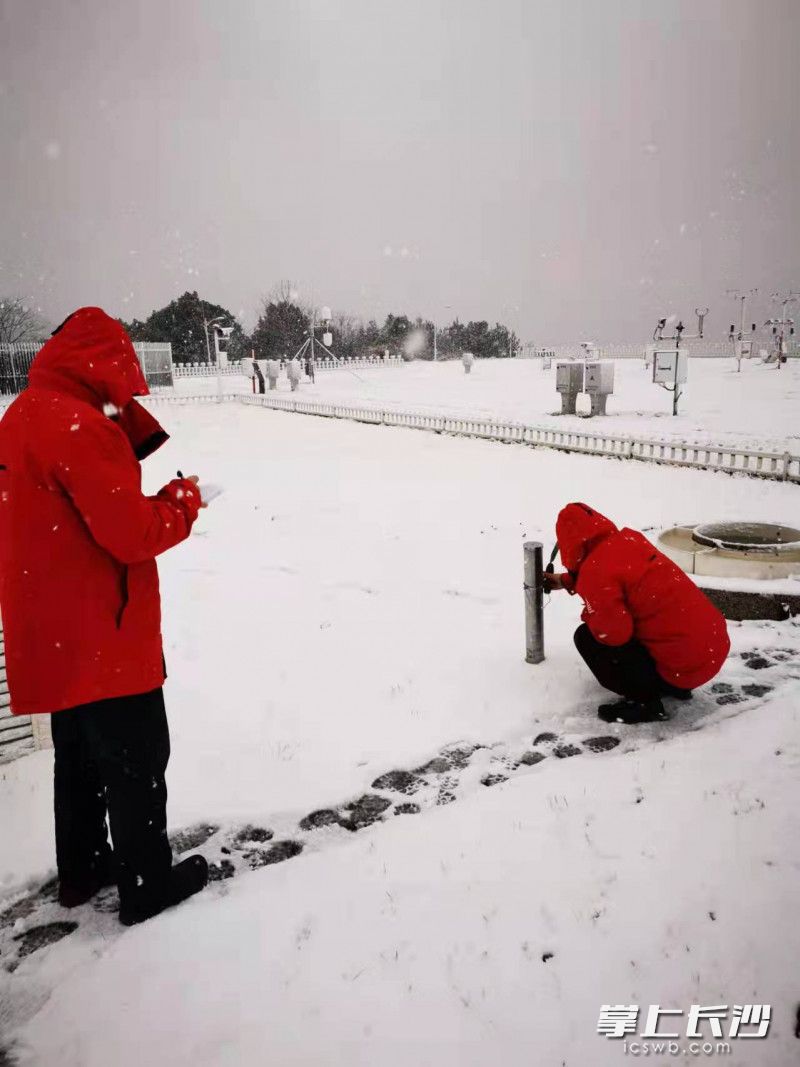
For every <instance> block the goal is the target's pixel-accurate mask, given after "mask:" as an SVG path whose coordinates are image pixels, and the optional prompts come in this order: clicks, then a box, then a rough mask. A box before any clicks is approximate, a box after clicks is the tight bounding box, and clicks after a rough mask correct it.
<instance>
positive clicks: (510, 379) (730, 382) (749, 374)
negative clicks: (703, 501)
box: [175, 359, 800, 453]
mask: <svg viewBox="0 0 800 1067" xmlns="http://www.w3.org/2000/svg"><path fill="white" fill-rule="evenodd" d="M615 368H616V369H615V391H614V394H613V395H612V396H611V397H609V400H608V415H606V416H595V417H594V418H592V419H591V420H590V421H586V420H585V419H583V418H577V417H574V416H564V417H562V416H561V415H558V414H556V413H557V412H560V410H561V398H560V396H559V394H558V393H557V392H556V387H555V386H556V383H555V374H556V369H555V362H554V363H553V366H552V367H551V369H550V370H543V369H542V362H541V360H538V359H537V360H522V359H518V360H506V359H499V360H479V361H478V362H476V364H475V365H474V367H473V369H472V373H471V374H470V375H466V374H465V373H464V370H463V368H462V366H461V363H460V362H446V363H443V362H440V363H435V364H434V363H425V362H417V363H409V364H404V365H402V366H400V367H393V368H384V367H375V368H369V369H358V370H355V371H351V370H349V369H347V368H343V369H339V370H332V371H320V372H319V373H318V374H317V380H316V384H314V385H312V384H311V383H308V382H307V383H304V384H303V385H302V386H301V393H300V395H301V396H302V397H314V398H317V399H324V400H335V401H340V402H348V401H358V402H359V403H363V404H368V405H371V406H373V407H386V408H395V409H411V410H415V411H426V412H446V413H448V414H456V413H458V414H465V415H479V416H482V417H484V418H487V417H492V418H499V419H508V420H514V421H516V422H524V423H531V424H534V425H549V426H554V427H559V428H562V429H566V428H570V429H572V428H575V427H580V428H581V429H584V430H586V429H590V430H598V431H605V432H607V433H620V434H632V435H636V436H645V437H679V438H683V439H688V440H693V441H708V440H711V441H717V442H720V443H730V444H734V443H736V444H742V445H747V446H750V447H763V448H765V449H768V450H777V451H784V450H786V451H791V452H794V453H797V452H798V451H800V418H799V415H798V413H800V360H790V361H789V363H788V364H786V365H784V366H783V367H782V368H781V369H780V370H778V369H777V368H776V367H775V366H774V365H772V366H770V365H765V364H762V363H761V362H759V361H758V360H743V361H742V370H741V373H737V371H736V364H735V362H734V360H733V359H692V360H690V363H689V380H688V382H687V383H686V385H685V387H684V393H683V396H682V397H681V400H680V409H679V414H678V415H677V416H675V417H673V415H672V396H671V394H670V393H669V392H667V391H666V390H664V389H662V388H661V387H660V386H658V385H654V384H653V382H652V372H651V371H650V370H648V369H647V368H646V367H645V366H644V362H643V361H641V360H635V359H618V360H616V361H615ZM279 386H280V388H281V389H282V390H286V391H288V389H289V383H288V382H287V381H286V379H285V378H283V379H281V381H280V382H279ZM223 388H224V389H225V391H226V392H245V391H249V389H250V381H249V379H245V378H244V377H242V376H238V375H231V376H228V375H226V376H225V377H224V378H223ZM215 389H216V379H210V378H182V379H179V380H178V382H177V384H176V386H175V391H176V392H179V393H184V394H201V393H205V392H213V391H214V390H215ZM588 410H589V400H588V397H587V396H585V395H583V396H581V397H580V398H579V401H578V411H579V412H584V413H585V412H588Z"/></svg>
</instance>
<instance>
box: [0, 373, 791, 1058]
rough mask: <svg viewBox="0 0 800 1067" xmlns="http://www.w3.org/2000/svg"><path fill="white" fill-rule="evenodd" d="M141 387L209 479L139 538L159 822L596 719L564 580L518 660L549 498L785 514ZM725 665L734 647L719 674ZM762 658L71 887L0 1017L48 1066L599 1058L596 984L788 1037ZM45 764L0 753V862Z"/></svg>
mask: <svg viewBox="0 0 800 1067" xmlns="http://www.w3.org/2000/svg"><path fill="white" fill-rule="evenodd" d="M407 369H408V368H403V369H401V370H398V371H387V372H385V373H386V375H387V379H388V376H389V375H392V377H394V376H395V375H402V374H403V373H404V372H405V370H407ZM452 369H456V368H447V371H450V370H452ZM440 371H441V369H440V368H434V372H435V373H436V374H439V373H440ZM473 373H474V372H473ZM470 381H471V380H470ZM159 414H160V416H161V417H162V418H163V419H164V421H165V422H166V423H167V424H168V429H169V430H170V431H171V432H172V434H173V437H172V440H171V442H170V443H169V444H168V445H167V446H166V447H165V448H164V449H163V450H162V451H161V452H160V453H159V454H158V455H157V456H155V457H154V458H153V459H152V460H150V461H148V463H147V464H146V467H145V470H146V481H147V484H148V486H149V487H151V488H152V489H156V488H157V487H158V486H159V485H160V484H162V483H163V481H165V480H167V479H168V478H169V477H171V476H172V475H173V474H174V471H175V470H176V469H177V468H180V469H182V470H184V471H185V472H187V473H189V472H190V471H192V470H195V471H197V473H199V474H200V475H201V479H202V480H203V481H208V482H214V483H219V484H221V485H222V486H224V489H225V492H224V494H223V495H222V496H220V497H219V498H218V499H217V500H215V501H214V502H213V505H212V506H211V507H210V508H209V509H208V511H207V512H205V513H204V514H203V515H202V517H201V520H200V522H199V524H198V527H197V530H196V533H195V535H193V537H192V539H191V540H190V541H189V542H188V543H187V544H185V545H183V546H181V547H179V548H178V549H176V550H175V551H173V552H171V553H169V554H167V555H166V556H165V557H164V558H163V560H162V563H161V572H162V583H163V592H164V601H165V638H166V652H167V662H168V668H169V673H170V679H169V682H168V686H167V692H168V706H169V710H170V719H171V726H172V733H173V759H172V762H171V765H170V771H169V776H168V780H169V786H170V814H171V823H172V825H173V826H174V827H178V826H184V825H189V824H191V823H193V822H195V821H199V820H208V819H211V820H214V821H218V822H222V823H231V824H233V823H240V822H253V823H258V824H261V825H266V826H271V827H283V828H286V827H289V826H291V825H294V824H295V823H296V820H297V818H299V817H300V816H302V815H304V814H306V813H307V812H309V811H311V810H312V809H314V808H318V807H326V806H328V805H331V804H338V803H341V802H343V801H345V800H347V799H348V798H351V797H356V796H358V795H359V794H361V793H363V792H364V791H365V790H367V789H368V788H369V785H370V783H371V782H372V780H373V779H374V778H375V777H376V775H378V774H380V773H382V772H383V771H386V770H388V769H391V768H393V767H411V766H415V765H416V764H419V763H420V762H422V761H424V760H426V759H429V758H430V757H431V756H433V755H435V754H436V752H437V751H438V749H439V748H440V747H441V746H442V745H446V744H449V743H453V742H456V741H467V742H476V743H481V744H485V745H493V744H495V743H500V742H503V743H505V745H506V746H508V747H513V746H514V745H517V746H519V745H520V744H522V743H523V742H524V743H525V744H528V745H529V744H530V741H531V739H532V737H533V736H534V735H535V734H536V733H537V732H539V731H540V730H542V729H545V728H551V727H555V728H556V729H557V730H559V731H562V730H563V731H566V732H568V733H571V734H575V735H576V736H582V737H587V736H590V735H591V734H593V733H595V734H596V733H608V732H609V730H608V729H607V728H605V727H603V728H602V729H601V730H598V727H597V722H596V719H595V718H594V707H595V705H596V703H597V700H598V695H599V694H598V692H597V690H596V688H595V686H594V684H593V682H592V680H591V678H590V677H589V676H588V674H587V672H586V671H585V670H584V669H583V668H582V667H580V666H579V665H578V664H577V662H576V656H575V653H574V651H573V649H572V646H571V638H570V635H571V631H572V629H573V628H574V626H575V624H576V621H577V614H578V610H579V608H578V604H577V602H576V601H575V600H573V599H572V598H569V597H566V596H554V597H553V598H552V600H551V602H550V603H549V605H548V607H547V609H546V613H545V618H546V627H547V637H546V640H547V653H548V658H547V661H546V662H545V664H543V665H541V666H540V667H538V668H534V667H530V666H527V665H526V664H525V663H524V661H523V652H524V635H523V612H522V591H521V579H522V574H521V570H522V542H523V540H525V539H540V540H543V541H545V542H546V543H548V544H549V543H550V541H551V539H552V528H553V523H554V520H555V515H556V513H557V511H558V509H559V507H560V506H561V505H562V504H563V503H564V502H565V501H566V500H568V499H584V500H588V501H590V502H592V503H594V504H595V505H596V506H598V507H599V508H601V509H602V510H604V511H605V512H607V513H608V514H609V515H610V516H611V517H613V518H614V519H616V520H618V521H620V522H622V523H624V524H628V525H634V526H639V527H645V526H650V525H662V524H665V523H667V522H671V521H674V520H677V521H681V522H684V521H691V520H696V521H701V520H708V521H710V520H712V519H721V518H741V517H742V515H743V511H744V510H746V513H747V514H746V516H745V517H750V516H762V515H765V514H768V515H769V516H770V517H780V518H781V519H782V520H783V521H784V522H787V523H794V524H795V525H796V524H797V523H798V521H799V520H800V505H799V502H798V495H797V490H796V489H795V488H793V487H791V486H785V485H780V484H773V483H762V482H756V481H753V480H746V479H741V478H737V479H732V478H730V477H728V476H725V475H714V474H708V473H702V472H688V471H683V470H671V469H665V468H658V467H655V466H652V467H651V466H647V465H643V464H636V465H635V466H633V465H631V466H629V465H626V464H625V463H623V462H614V461H608V460H602V459H591V458H585V457H578V456H564V455H560V454H555V453H552V452H537V451H532V450H528V449H524V448H519V447H514V446H501V445H493V444H489V443H485V442H479V441H468V440H458V439H449V438H441V437H437V436H434V435H427V434H421V433H414V432H412V431H404V430H392V429H386V428H374V427H366V426H359V425H354V424H348V423H332V422H329V421H327V420H317V419H313V418H305V417H301V416H293V415H288V414H282V413H278V412H271V411H262V410H254V409H247V408H242V407H240V406H234V405H223V406H221V407H216V406H202V407H186V408H172V407H166V406H165V407H163V408H160V409H159ZM733 631H734V650H735V653H739V652H741V651H743V650H746V649H747V648H750V647H762V646H763V647H771V648H782V647H783V648H795V649H796V648H797V646H798V645H800V630H799V629H798V627H796V626H792V625H789V624H784V625H772V624H769V625H760V626H756V625H747V626H735V627H733ZM746 670H747V668H746V667H745V666H744V665H743V661H742V660H741V659H739V658H737V657H734V658H732V660H731V662H730V664H729V665H728V666H726V668H725V670H724V672H723V674H722V676H721V679H722V680H723V681H725V680H726V679H727V680H729V682H732V683H735V684H739V682H740V681H741V679H742V677H744V676H745V674H746ZM767 675H769V682H770V684H775V681H776V679H779V680H780V681H781V685H779V686H776V689H775V692H774V693H773V694H771V695H770V697H768V698H767V699H766V700H765V701H759V700H756V701H753V700H751V701H749V702H747V703H745V704H742V705H741V709H740V708H739V707H738V706H717V704H716V701H715V699H714V698H713V697H712V696H710V695H706V696H705V697H703V698H701V700H700V701H699V703H698V708H697V709H682V710H680V711H679V712H678V717H677V720H676V722H675V723H672V724H667V725H666V726H663V727H662V726H659V727H646V728H643V729H642V730H640V731H637V732H636V733H635V734H631V733H626V732H625V731H619V730H618V731H617V732H618V733H620V736H623V738H624V741H623V745H621V746H620V749H618V750H616V751H615V752H611V753H606V754H603V755H598V756H591V755H582V756H580V757H576V758H575V759H572V760H564V761H556V760H554V759H550V760H549V762H547V761H546V762H545V763H543V764H542V765H540V766H537V767H532V768H529V769H526V773H524V774H521V775H518V776H515V777H514V778H512V779H511V780H510V781H508V782H506V783H503V784H500V785H497V786H495V787H493V788H492V789H486V788H484V787H482V786H481V785H480V784H479V783H476V784H475V785H474V788H471V789H465V790H464V795H463V796H462V797H460V798H459V799H458V801H457V802H456V803H454V804H452V805H450V806H449V807H446V808H440V809H433V810H430V811H427V812H425V813H424V814H422V815H419V816H414V817H408V818H403V819H395V820H393V821H392V822H390V823H389V824H387V825H379V826H377V827H373V828H371V829H369V830H366V831H362V832H361V834H359V835H356V836H350V835H346V834H344V835H342V834H341V833H339V835H338V836H336V835H333V834H330V833H329V832H328V831H320V832H319V834H320V836H319V838H318V842H319V843H318V844H314V845H313V846H311V847H309V848H308V849H307V850H306V854H304V855H302V856H300V857H298V858H296V859H293V860H291V862H288V863H286V864H282V865H279V866H276V867H270V868H267V869H265V870H261V871H257V872H254V873H251V874H246V875H243V876H241V877H239V878H237V879H236V880H235V881H234V882H232V883H225V887H224V888H225V890H226V892H225V895H224V897H223V898H220V896H219V893H218V891H216V890H215V891H209V892H208V894H207V895H206V896H205V898H204V899H199V900H197V901H194V902H192V903H191V904H189V905H187V906H185V907H183V908H181V909H178V910H177V911H175V912H174V913H171V914H169V915H165V916H162V917H160V918H159V919H158V920H156V921H154V922H152V923H150V924H149V925H147V926H145V927H143V928H141V929H137V930H133V931H128V932H127V933H125V934H124V935H122V936H119V935H118V933H117V930H116V928H115V927H114V925H113V920H111V917H108V916H106V917H104V919H105V920H109V922H106V923H105V924H104V923H103V922H101V921H100V920H97V921H96V920H95V918H93V917H92V913H91V912H89V914H88V916H87V917H86V919H85V921H84V925H83V926H82V928H81V930H80V931H79V932H78V933H76V934H74V935H72V936H71V937H69V938H67V939H66V940H65V941H63V942H60V943H59V944H58V945H55V946H53V947H52V948H50V949H46V950H43V951H42V952H40V953H37V954H35V955H33V956H32V957H30V958H29V959H28V960H27V961H25V962H24V963H23V964H22V965H21V966H20V968H19V969H18V970H17V971H16V972H15V974H14V975H11V976H5V975H4V976H3V977H2V978H0V1004H3V1008H2V1009H0V1011H1V1012H2V1013H0V1033H2V1035H3V1039H4V1040H6V1041H10V1040H11V1039H12V1038H14V1039H15V1040H16V1041H17V1042H18V1049H19V1055H20V1056H21V1062H25V1063H31V1064H37V1065H46V1067H49V1065H51V1064H56V1063H58V1064H59V1065H64V1067H70V1065H75V1067H78V1065H80V1067H84V1065H93V1064H98V1065H99V1064H103V1065H107V1064H110V1063H113V1064H114V1065H115V1067H117V1065H122V1067H124V1065H125V1064H134V1063H136V1064H138V1063H140V1062H149V1063H153V1064H170V1065H172V1064H190V1063H191V1064H192V1065H196V1064H203V1063H208V1064H214V1065H217V1064H240V1063H245V1062H270V1063H276V1064H281V1065H283V1064H304V1065H305V1064H314V1065H316V1064H320V1065H322V1064H326V1065H327V1064H339V1063H341V1064H360V1063H364V1064H367V1063H370V1064H372V1063H374V1062H380V1063H382V1064H385V1065H388V1067H391V1065H397V1067H401V1065H402V1067H405V1065H410V1064H415V1065H416V1064H426V1063H431V1064H433V1063H436V1064H438V1065H446V1067H450V1065H452V1067H461V1065H464V1064H467V1065H469V1064H473V1063H474V1064H476V1065H477V1064H479V1063H480V1064H484V1063H486V1062H487V1060H489V1059H495V1058H496V1059H498V1060H499V1061H500V1062H503V1063H504V1064H507V1065H516V1064H520V1065H522V1064H531V1063H537V1064H538V1063H541V1064H545V1065H549V1064H556V1065H557V1064H561V1063H562V1062H563V1063H564V1064H570V1065H572V1064H581V1065H583V1064H586V1063H592V1064H598V1065H603V1064H606V1063H608V1064H617V1063H620V1062H623V1061H624V1060H623V1056H622V1052H621V1050H620V1048H619V1046H618V1045H617V1044H616V1043H612V1042H609V1041H607V1040H606V1039H604V1038H601V1037H599V1036H597V1035H596V1033H595V1027H596V1023H597V1014H598V1011H599V1007H600V1004H601V1003H606V1002H611V1003H622V1002H626V1003H627V1002H633V1001H637V1002H639V1003H642V1004H648V1003H650V1002H659V1003H661V1004H663V1005H669V1006H677V1007H684V1008H685V1009H688V1006H689V1005H690V1004H691V1003H694V1002H699V1003H731V1004H732V1003H734V1002H737V1003H741V1002H743V1001H744V1002H750V1001H765V1002H771V1003H772V1004H773V1006H774V1008H773V1011H774V1019H775V1022H774V1024H773V1034H772V1036H771V1037H770V1038H769V1039H768V1040H767V1041H765V1042H763V1043H758V1044H757V1047H756V1043H752V1044H750V1045H749V1046H748V1047H746V1048H745V1049H744V1051H742V1052H740V1053H737V1055H738V1056H739V1059H736V1058H735V1057H730V1058H727V1057H726V1062H729V1063H730V1062H741V1063H742V1064H748V1065H749V1064H774V1065H776V1067H777V1065H779V1064H780V1065H781V1067H783V1065H785V1064H787V1063H788V1062H790V1059H791V1056H792V1054H793V1053H796V1041H795V1039H794V1038H793V1036H792V1034H791V1016H792V1012H793V1011H794V1007H795V1001H796V999H797V995H798V994H797V990H796V986H795V984H794V983H795V979H796V973H797V967H796V960H797V956H798V948H800V937H798V933H797V929H798V927H797V922H796V918H795V915H794V907H793V905H794V902H795V901H796V894H797V885H798V861H797V857H796V854H795V853H794V852H793V851H792V847H793V842H794V841H795V840H796V839H797V835H798V818H797V815H796V783H797V774H798V767H800V734H799V733H798V714H797V710H796V709H797V694H798V692H800V679H799V678H798V669H797V665H796V661H791V660H790V661H789V662H788V663H786V664H784V665H776V666H774V667H772V668H770V670H769V671H762V672H760V673H759V676H758V679H757V680H758V681H763V680H764V679H765V677H766V676H767ZM684 723H693V724H694V725H696V726H702V727H703V728H702V729H701V730H699V732H698V731H694V732H689V733H683V730H682V724H684ZM658 741H661V743H657V742H658ZM638 745H640V746H641V747H638V748H637V747H636V746H638ZM49 773H50V756H49V754H47V753H40V754H38V755H35V756H31V757H26V758H25V759H22V760H19V761H17V762H15V763H13V764H9V765H6V766H4V767H2V768H0V811H2V812H3V817H4V823H5V825H6V826H7V827H8V832H7V833H6V834H4V835H3V838H2V840H0V880H2V884H3V886H5V888H6V890H8V891H11V890H12V889H14V888H17V887H19V886H21V885H22V884H23V883H24V882H25V881H26V880H27V879H33V878H39V879H41V878H42V877H44V875H45V874H46V873H47V871H48V869H50V868H51V867H52V863H53V858H52V829H51V825H50V803H51V800H50V784H49ZM712 912H713V914H714V916H715V917H714V918H713V919H712V918H711V917H710V913H712ZM109 923H110V925H109ZM546 952H552V953H553V958H552V959H550V960H548V961H547V962H546V963H544V962H543V961H542V954H543V953H546ZM37 1009H41V1010H38V1011H37ZM26 1020H27V1022H26ZM101 1020H102V1023H101V1022H100V1021H101ZM20 1025H22V1029H21V1030H20V1029H19V1027H20Z"/></svg>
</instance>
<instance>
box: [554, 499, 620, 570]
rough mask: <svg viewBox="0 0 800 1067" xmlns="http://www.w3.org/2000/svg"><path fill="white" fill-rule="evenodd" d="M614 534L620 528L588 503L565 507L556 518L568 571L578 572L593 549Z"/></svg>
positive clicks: (560, 547)
mask: <svg viewBox="0 0 800 1067" xmlns="http://www.w3.org/2000/svg"><path fill="white" fill-rule="evenodd" d="M612 533H617V527H616V526H615V525H614V523H613V522H612V521H611V519H607V518H606V517H605V515H601V514H600V512H599V511H595V510H594V508H590V507H589V506H588V504H567V506H566V507H565V508H562V510H561V511H560V512H559V515H558V519H557V520H556V538H557V540H558V549H559V552H560V553H561V559H562V561H563V563H564V566H565V567H566V568H567V570H568V571H569V572H570V573H571V574H577V573H578V570H579V569H580V566H581V563H582V562H583V561H584V559H586V557H587V556H588V555H589V553H590V552H591V551H592V549H594V548H596V547H597V545H598V544H599V543H600V542H601V541H603V540H605V538H606V537H608V536H609V535H610V534H612Z"/></svg>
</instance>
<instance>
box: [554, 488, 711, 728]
mask: <svg viewBox="0 0 800 1067" xmlns="http://www.w3.org/2000/svg"><path fill="white" fill-rule="evenodd" d="M556 537H557V539H558V548H559V551H560V554H561V559H562V562H563V563H564V566H565V567H566V568H567V569H566V572H565V573H563V574H545V576H544V579H545V585H546V587H547V588H549V589H566V590H567V591H568V592H570V593H577V594H578V596H580V597H581V599H582V600H583V602H584V609H583V614H582V615H581V618H582V620H583V625H582V626H579V627H578V629H577V630H576V631H575V645H576V647H577V649H578V651H579V652H580V654H581V656H582V657H583V659H584V660H585V662H586V664H587V666H588V667H589V669H590V670H591V671H592V673H593V674H594V676H595V677H596V678H597V680H598V681H599V682H600V684H601V685H602V686H604V687H605V688H606V689H609V690H611V692H612V693H617V694H618V695H619V696H620V697H622V700H620V701H617V702H615V703H613V704H602V705H601V706H600V708H599V709H598V714H599V715H600V718H601V719H604V720H605V721H606V722H615V721H616V722H628V723H635V722H649V721H652V720H655V719H666V718H667V717H668V716H667V713H666V711H665V710H664V705H663V704H662V698H663V697H674V698H676V699H678V700H688V699H689V698H690V697H691V695H692V690H693V689H695V688H696V687H697V686H700V685H704V684H705V683H706V682H708V681H710V680H711V679H712V678H713V677H714V676H715V675H716V674H717V673H718V671H719V669H720V668H721V666H722V664H723V663H724V662H725V658H726V656H727V655H728V651H729V650H730V640H729V638H728V631H727V626H726V623H725V619H724V617H723V616H722V615H721V614H720V612H719V611H717V609H716V608H715V607H714V605H713V604H712V603H711V601H710V600H709V599H708V597H706V596H705V594H704V593H703V592H702V591H701V590H700V589H698V588H697V586H696V585H695V584H694V582H693V581H692V580H691V578H689V577H688V575H686V574H684V572H683V571H682V570H681V569H680V567H678V566H676V564H674V563H673V562H672V561H671V560H670V559H668V558H667V557H666V556H665V555H664V554H663V553H662V552H659V551H658V549H657V548H655V546H654V545H652V544H651V543H650V542H649V541H648V540H647V538H646V537H644V536H643V535H642V534H640V533H638V532H637V531H636V530H628V529H622V530H618V529H617V527H616V526H615V525H614V523H613V522H611V520H610V519H607V518H605V516H603V515H601V514H600V513H599V512H597V511H595V510H594V509H593V508H590V507H587V505H586V504H567V506H566V507H565V508H564V509H563V510H562V511H561V512H560V514H559V516H558V520H557V522H556Z"/></svg>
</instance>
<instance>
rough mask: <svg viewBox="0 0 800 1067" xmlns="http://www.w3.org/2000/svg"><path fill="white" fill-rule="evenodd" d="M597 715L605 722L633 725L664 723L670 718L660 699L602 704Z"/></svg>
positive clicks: (617, 701)
mask: <svg viewBox="0 0 800 1067" xmlns="http://www.w3.org/2000/svg"><path fill="white" fill-rule="evenodd" d="M597 714H598V716H599V718H601V719H602V720H603V722H624V723H627V724H628V725H633V724H635V723H640V722H663V721H664V720H665V719H668V718H669V715H667V713H666V711H665V710H664V705H663V704H662V703H661V701H660V700H659V699H658V697H652V698H651V699H650V700H644V701H638V700H616V701H615V702H614V703H613V704H601V705H600V707H599V708H598V709H597Z"/></svg>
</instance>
